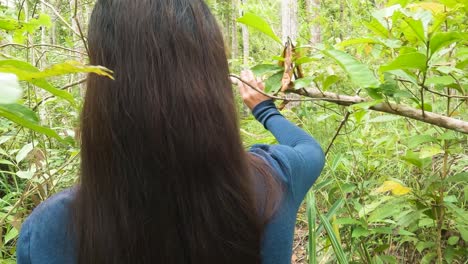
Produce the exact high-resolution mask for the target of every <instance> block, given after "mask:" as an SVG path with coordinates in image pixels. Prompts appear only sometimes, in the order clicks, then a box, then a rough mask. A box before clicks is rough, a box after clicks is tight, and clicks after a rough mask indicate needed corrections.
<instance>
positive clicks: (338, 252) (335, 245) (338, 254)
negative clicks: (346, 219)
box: [316, 209, 348, 264]
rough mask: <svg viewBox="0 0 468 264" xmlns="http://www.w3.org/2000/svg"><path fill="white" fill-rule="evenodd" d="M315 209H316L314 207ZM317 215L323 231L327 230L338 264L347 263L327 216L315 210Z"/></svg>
mask: <svg viewBox="0 0 468 264" xmlns="http://www.w3.org/2000/svg"><path fill="white" fill-rule="evenodd" d="M316 210H317V209H316ZM317 213H318V216H319V218H320V221H321V222H322V224H323V226H324V228H325V231H326V232H327V235H328V238H329V239H330V243H331V245H332V247H333V251H334V252H335V254H336V259H337V260H338V263H340V264H343V263H344V264H348V261H347V260H346V255H345V253H344V251H343V248H342V247H341V244H340V242H339V241H338V238H337V237H336V235H335V232H333V227H332V226H331V224H330V222H329V221H328V219H327V217H325V216H324V215H323V214H321V213H320V212H319V211H318V210H317Z"/></svg>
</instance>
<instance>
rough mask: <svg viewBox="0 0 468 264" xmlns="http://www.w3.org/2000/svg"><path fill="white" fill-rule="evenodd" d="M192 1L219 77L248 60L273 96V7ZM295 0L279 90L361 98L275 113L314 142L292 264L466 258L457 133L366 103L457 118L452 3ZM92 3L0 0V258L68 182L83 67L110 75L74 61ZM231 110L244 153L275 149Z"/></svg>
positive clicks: (463, 157) (460, 37)
mask: <svg viewBox="0 0 468 264" xmlns="http://www.w3.org/2000/svg"><path fill="white" fill-rule="evenodd" d="M285 1H286V0H285ZM288 1H290V0H288ZM207 2H208V4H209V5H210V7H211V8H212V10H213V11H214V13H215V14H216V16H217V17H218V20H219V23H220V25H221V26H222V28H223V33H224V35H225V40H226V44H227V46H228V52H229V62H230V67H231V71H232V72H233V73H238V72H239V71H240V70H241V69H243V68H252V69H253V70H254V71H255V72H256V73H257V74H258V75H261V76H263V77H264V78H265V79H266V82H267V87H268V89H269V90H270V92H271V93H275V94H276V95H277V96H285V95H284V94H283V93H282V92H278V90H279V88H280V87H281V79H282V77H283V75H284V68H282V67H280V66H278V61H280V62H281V61H284V60H285V59H284V57H285V56H284V55H282V52H283V48H284V46H283V45H284V39H285V37H287V36H286V35H285V34H286V33H285V32H281V31H282V30H283V28H284V27H282V26H284V23H285V19H284V17H282V16H281V11H282V9H284V8H287V7H285V6H284V3H282V2H281V1H279V0H275V1H264V0H249V1H236V0H233V1H221V0H209V1H207ZM295 4H297V6H298V8H297V10H295V12H294V16H295V17H296V18H297V29H296V31H297V32H296V33H297V38H295V39H294V40H293V43H294V44H295V46H296V49H295V50H294V54H295V56H293V57H292V58H291V59H292V63H293V66H294V67H295V69H297V66H299V65H300V66H301V67H302V72H303V76H296V77H302V78H296V79H295V78H294V77H293V78H292V79H293V82H294V88H292V87H291V88H290V89H289V90H288V91H287V92H293V93H294V92H298V91H300V90H301V89H302V88H315V89H320V91H322V92H333V93H336V94H347V95H356V94H359V96H361V97H363V98H365V99H366V100H368V101H367V102H365V103H360V104H354V105H352V106H340V105H337V104H335V103H332V102H325V101H304V102H299V103H296V104H289V105H288V107H286V109H285V110H283V113H284V114H285V115H286V116H287V117H288V118H289V119H290V120H292V121H293V122H295V123H296V124H298V125H299V126H301V127H302V128H304V129H305V130H307V131H308V132H309V133H311V134H312V135H314V137H315V138H316V139H317V140H318V141H319V142H320V143H321V144H322V147H323V148H324V149H329V151H328V153H327V164H326V168H325V170H324V172H323V173H322V175H321V177H320V178H319V180H318V181H317V182H316V184H315V185H314V187H313V188H312V190H311V192H309V194H308V196H307V198H306V201H305V203H304V206H303V207H302V208H301V211H300V214H299V215H298V223H297V229H298V234H299V235H298V236H297V238H296V245H295V255H294V257H293V262H294V263H336V262H337V263H433V262H437V263H467V261H468V257H467V255H468V250H467V241H468V222H467V219H468V213H467V205H466V203H467V197H468V187H467V184H466V183H467V180H468V153H467V137H466V134H463V133H459V132H456V131H453V130H448V129H445V128H441V127H439V126H437V125H429V124H426V123H424V122H418V121H414V120H411V119H409V118H406V117H402V116H400V115H398V114H397V115H389V114H382V113H378V112H373V111H371V110H370V108H372V106H374V105H377V104H379V103H393V104H398V105H405V106H410V107H413V108H415V109H419V110H420V111H421V114H423V112H424V111H428V112H434V113H439V114H441V115H443V116H446V117H453V118H455V119H461V120H465V121H467V120H468V114H467V105H468V102H467V99H466V98H467V97H466V96H467V90H468V71H467V65H468V46H467V43H468V42H467V39H468V37H467V32H466V29H467V26H466V25H467V24H468V23H467V22H468V21H467V16H466V14H467V13H468V4H467V3H465V1H461V0H438V1H432V2H420V1H410V0H391V1H378V0H377V1H372V0H340V1H330V0H322V1H308V0H301V1H296V3H295ZM312 4H314V8H311V7H310V6H311V5H312ZM92 5H93V2H92V1H81V0H80V1H79V0H75V1H63V0H50V1H42V0H21V1H20V0H17V1H14V0H1V1H0V73H13V74H15V75H16V76H17V78H18V79H19V81H20V85H21V89H22V91H23V95H22V96H21V98H19V100H17V101H14V102H12V103H8V104H5V103H2V104H0V256H1V257H0V262H1V263H15V244H16V239H17V236H18V232H19V230H20V227H21V223H22V221H23V220H24V219H25V217H26V216H27V215H28V214H29V213H30V212H31V210H32V209H33V208H34V207H35V206H37V205H38V204H39V203H40V202H41V201H43V200H45V199H47V198H48V197H50V196H51V195H52V194H54V193H56V192H58V191H60V190H62V189H63V188H66V187H69V186H71V185H73V184H74V183H75V182H76V178H77V175H78V173H79V172H78V167H79V144H78V139H79V127H78V126H79V124H78V117H79V111H80V107H81V104H82V95H83V92H84V89H85V88H84V86H83V82H84V78H85V77H86V76H85V74H84V73H86V72H95V73H98V74H103V75H107V76H111V72H109V71H108V70H106V69H104V68H101V67H98V66H87V65H86V63H87V48H86V37H85V36H84V34H83V32H86V27H87V19H88V16H89V13H90V10H91V9H92ZM244 25H246V26H244ZM311 29H314V30H311ZM317 29H318V31H317ZM246 33H247V34H246ZM280 64H281V63H280ZM0 77H1V76H0ZM4 84H5V82H3V80H2V82H1V83H0V98H2V96H3V97H5V96H6V89H7V87H6V86H5V85H4ZM239 109H240V116H241V125H242V126H241V134H242V136H243V138H244V142H245V145H246V147H248V146H250V145H252V144H254V143H271V144H273V143H275V139H274V138H273V136H272V135H271V134H269V133H268V132H267V131H264V129H263V128H262V127H261V125H260V124H258V123H257V122H256V121H254V120H253V118H252V117H251V116H250V115H248V113H246V111H244V110H243V109H242V107H241V103H240V100H239ZM304 230H305V232H303V233H301V232H300V231H304ZM300 234H303V235H302V236H301V235H300Z"/></svg>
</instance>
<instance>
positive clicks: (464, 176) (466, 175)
mask: <svg viewBox="0 0 468 264" xmlns="http://www.w3.org/2000/svg"><path fill="white" fill-rule="evenodd" d="M445 181H446V182H468V172H460V173H458V174H455V175H453V176H449V177H447V178H446V179H445Z"/></svg>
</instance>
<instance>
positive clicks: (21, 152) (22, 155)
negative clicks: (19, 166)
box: [15, 143, 34, 163]
mask: <svg viewBox="0 0 468 264" xmlns="http://www.w3.org/2000/svg"><path fill="white" fill-rule="evenodd" d="M33 148H34V145H33V143H28V144H26V145H24V146H23V147H22V148H21V149H20V150H19V151H18V153H17V154H16V158H15V159H16V163H20V162H21V161H23V160H24V158H26V156H28V154H29V152H31V151H32V150H33Z"/></svg>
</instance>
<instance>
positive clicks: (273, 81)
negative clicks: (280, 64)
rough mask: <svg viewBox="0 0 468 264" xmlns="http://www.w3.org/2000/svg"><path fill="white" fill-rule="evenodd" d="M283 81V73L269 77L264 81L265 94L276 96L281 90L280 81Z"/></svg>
mask: <svg viewBox="0 0 468 264" xmlns="http://www.w3.org/2000/svg"><path fill="white" fill-rule="evenodd" d="M282 79H283V72H278V73H276V74H273V75H272V76H270V78H268V79H266V81H265V92H267V93H273V94H276V93H277V92H278V91H279V89H280V88H281V80H282Z"/></svg>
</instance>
